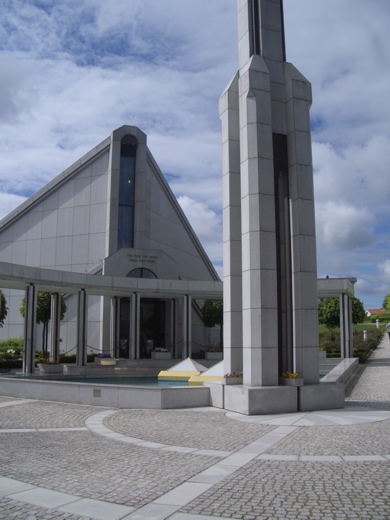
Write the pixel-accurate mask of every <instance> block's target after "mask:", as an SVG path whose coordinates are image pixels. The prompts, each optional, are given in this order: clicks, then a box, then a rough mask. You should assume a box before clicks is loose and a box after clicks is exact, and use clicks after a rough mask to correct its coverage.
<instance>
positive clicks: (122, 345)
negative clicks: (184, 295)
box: [118, 298, 171, 359]
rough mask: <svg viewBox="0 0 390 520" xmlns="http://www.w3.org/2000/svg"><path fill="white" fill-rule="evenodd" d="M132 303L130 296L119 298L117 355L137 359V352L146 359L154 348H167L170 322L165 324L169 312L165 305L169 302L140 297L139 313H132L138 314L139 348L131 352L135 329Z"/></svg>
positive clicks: (141, 357)
mask: <svg viewBox="0 0 390 520" xmlns="http://www.w3.org/2000/svg"><path fill="white" fill-rule="evenodd" d="M132 304H133V303H132V302H131V299H130V298H121V299H120V316H119V323H118V327H119V334H118V341H119V345H118V352H119V357H120V358H122V359H137V357H138V352H139V358H140V359H148V358H150V357H151V353H152V351H153V350H154V349H155V348H168V347H167V346H166V338H167V337H168V338H169V337H170V328H171V327H169V326H168V325H170V324H167V318H168V317H170V313H169V311H168V312H166V306H167V305H169V304H170V300H160V299H155V298H141V301H140V306H139V314H138V313H133V315H134V316H138V315H139V331H140V334H139V349H136V350H137V351H138V352H132V350H134V346H133V347H132V341H131V338H134V337H135V334H136V331H135V330H134V329H135V328H136V326H137V324H136V323H133V322H132V319H131V316H132V309H131V305H132ZM136 319H137V318H136ZM133 343H134V339H133Z"/></svg>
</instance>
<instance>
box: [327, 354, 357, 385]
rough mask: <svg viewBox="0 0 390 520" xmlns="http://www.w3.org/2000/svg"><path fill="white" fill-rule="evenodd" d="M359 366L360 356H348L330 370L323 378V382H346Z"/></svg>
mask: <svg viewBox="0 0 390 520" xmlns="http://www.w3.org/2000/svg"><path fill="white" fill-rule="evenodd" d="M358 367H359V358H347V359H343V360H342V361H340V363H339V364H338V365H337V366H336V367H334V368H333V369H332V370H331V371H330V372H328V373H327V374H326V376H324V377H323V378H322V379H321V383H344V384H346V383H347V382H348V380H349V379H350V378H351V377H352V375H353V374H354V372H356V370H357V369H358Z"/></svg>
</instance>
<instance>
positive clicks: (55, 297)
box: [50, 293, 61, 363]
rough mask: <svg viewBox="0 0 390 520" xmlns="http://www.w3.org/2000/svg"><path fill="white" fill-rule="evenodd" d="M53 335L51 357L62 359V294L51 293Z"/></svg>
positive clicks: (53, 359) (56, 359)
mask: <svg viewBox="0 0 390 520" xmlns="http://www.w3.org/2000/svg"><path fill="white" fill-rule="evenodd" d="M50 321H51V335H50V359H51V361H55V362H57V363H58V362H59V361H60V324H61V294H59V293H54V294H52V295H51V318H50Z"/></svg>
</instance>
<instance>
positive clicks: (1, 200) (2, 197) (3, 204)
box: [0, 192, 26, 220]
mask: <svg viewBox="0 0 390 520" xmlns="http://www.w3.org/2000/svg"><path fill="white" fill-rule="evenodd" d="M25 200H26V197H21V196H19V195H12V194H8V193H1V192H0V220H1V219H2V218H4V217H5V216H6V215H8V213H10V212H11V211H12V210H14V209H15V208H17V207H18V206H20V204H22V202H24V201H25Z"/></svg>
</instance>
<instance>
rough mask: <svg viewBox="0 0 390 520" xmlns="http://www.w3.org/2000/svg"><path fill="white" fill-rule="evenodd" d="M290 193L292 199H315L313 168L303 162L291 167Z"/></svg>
mask: <svg viewBox="0 0 390 520" xmlns="http://www.w3.org/2000/svg"><path fill="white" fill-rule="evenodd" d="M289 195H290V198H291V200H295V199H297V198H300V199H308V200H313V198H314V187H313V168H312V167H311V166H306V165H303V164H295V165H294V166H292V167H291V168H289Z"/></svg>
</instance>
